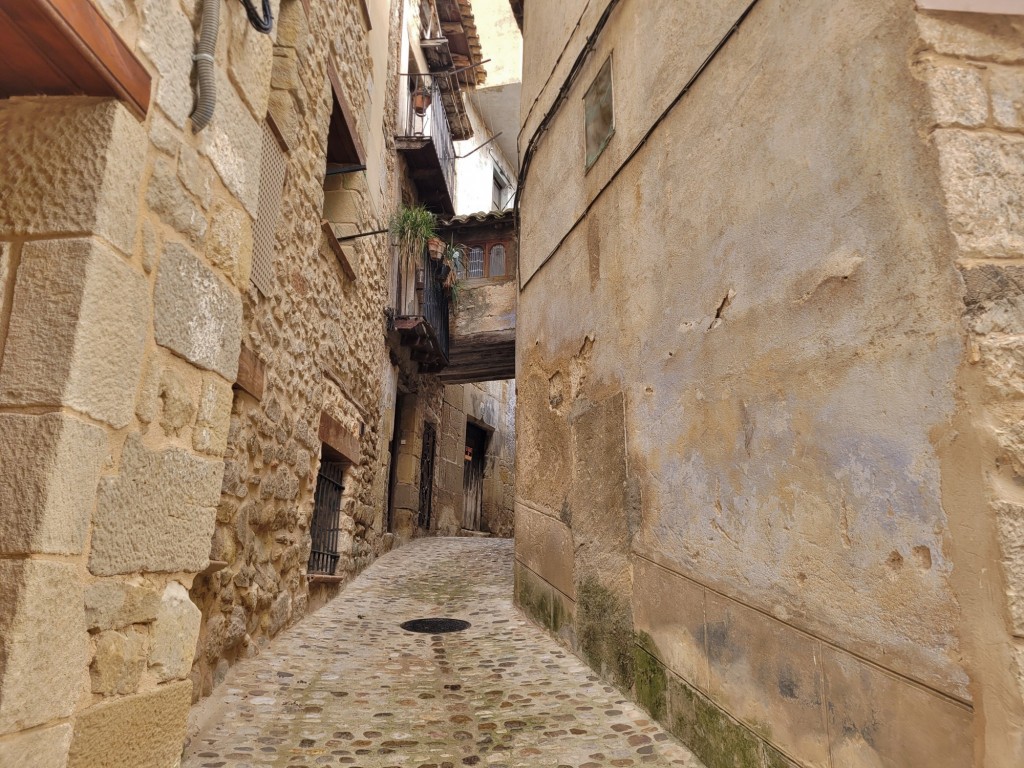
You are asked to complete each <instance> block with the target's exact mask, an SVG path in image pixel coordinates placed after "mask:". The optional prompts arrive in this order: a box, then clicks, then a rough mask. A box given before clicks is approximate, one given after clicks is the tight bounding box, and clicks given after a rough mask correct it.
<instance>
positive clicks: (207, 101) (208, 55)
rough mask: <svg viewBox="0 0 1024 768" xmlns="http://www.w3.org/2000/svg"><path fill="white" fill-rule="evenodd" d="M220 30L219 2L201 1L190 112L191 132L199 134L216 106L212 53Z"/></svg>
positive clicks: (193, 55) (193, 56)
mask: <svg viewBox="0 0 1024 768" xmlns="http://www.w3.org/2000/svg"><path fill="white" fill-rule="evenodd" d="M219 29H220V0H203V20H202V27H201V32H200V33H199V45H198V46H197V47H196V52H195V53H194V54H192V60H193V61H194V62H195V63H196V74H197V77H196V107H195V110H194V111H193V112H192V132H193V133H199V132H200V131H201V130H203V128H205V127H206V126H207V125H209V124H210V121H211V120H212V119H213V110H214V108H215V107H216V105H217V86H216V83H215V75H214V58H213V55H214V52H215V51H216V50H217V32H218V30H219Z"/></svg>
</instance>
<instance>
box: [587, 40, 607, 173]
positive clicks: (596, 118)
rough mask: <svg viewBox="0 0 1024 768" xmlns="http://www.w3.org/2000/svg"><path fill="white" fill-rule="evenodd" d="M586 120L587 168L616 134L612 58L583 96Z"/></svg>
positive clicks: (595, 160)
mask: <svg viewBox="0 0 1024 768" xmlns="http://www.w3.org/2000/svg"><path fill="white" fill-rule="evenodd" d="M583 110H584V121H585V125H586V132H587V169H589V168H590V166H592V165H593V164H594V163H595V162H597V158H599V157H600V156H601V153H602V152H604V148H605V147H607V146H608V142H609V141H610V140H611V138H612V136H613V135H614V134H615V110H614V104H613V102H612V60H611V57H610V56H609V57H608V60H607V61H606V62H605V63H604V66H603V67H601V71H600V72H598V73H597V77H595V78H594V82H593V83H591V85H590V88H588V89H587V93H586V95H585V96H584V97H583Z"/></svg>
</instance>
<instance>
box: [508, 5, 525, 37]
mask: <svg viewBox="0 0 1024 768" xmlns="http://www.w3.org/2000/svg"><path fill="white" fill-rule="evenodd" d="M522 2H523V0H509V5H511V6H512V15H513V16H515V23H516V25H518V27H519V32H522Z"/></svg>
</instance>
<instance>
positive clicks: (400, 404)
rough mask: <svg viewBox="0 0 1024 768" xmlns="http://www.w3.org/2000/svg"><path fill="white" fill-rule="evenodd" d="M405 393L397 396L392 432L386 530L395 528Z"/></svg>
mask: <svg viewBox="0 0 1024 768" xmlns="http://www.w3.org/2000/svg"><path fill="white" fill-rule="evenodd" d="M405 400H406V398H405V395H403V394H402V393H401V392H399V393H398V395H397V396H396V397H395V428H394V430H393V431H392V433H391V467H390V469H389V471H388V500H387V505H386V506H385V507H384V509H385V514H386V515H387V516H388V519H387V524H386V527H385V530H387V531H394V530H395V511H394V503H395V483H397V482H398V448H399V446H400V445H401V440H400V438H399V434H400V433H401V431H402V409H403V408H404V407H405Z"/></svg>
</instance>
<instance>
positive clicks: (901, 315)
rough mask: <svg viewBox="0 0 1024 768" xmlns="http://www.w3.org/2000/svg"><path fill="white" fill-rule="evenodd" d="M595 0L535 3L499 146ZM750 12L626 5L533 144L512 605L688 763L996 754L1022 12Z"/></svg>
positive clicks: (1007, 706)
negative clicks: (596, 133)
mask: <svg viewBox="0 0 1024 768" xmlns="http://www.w3.org/2000/svg"><path fill="white" fill-rule="evenodd" d="M606 5H607V4H606V3H601V4H597V5H596V7H592V6H591V5H588V6H587V8H586V9H585V10H584V9H580V14H582V18H583V19H584V23H583V27H582V29H577V30H576V31H571V32H570V31H568V30H571V29H572V27H571V25H568V24H567V22H566V21H565V19H564V18H563V17H564V16H565V15H566V14H568V13H569V9H567V7H566V6H564V5H561V4H560V5H559V7H558V8H557V9H555V8H548V7H544V6H540V5H538V4H533V5H529V4H528V5H527V8H526V22H525V54H524V63H525V73H524V84H523V92H524V100H523V103H522V110H523V111H522V114H523V121H524V130H523V133H522V135H521V143H520V152H521V155H524V153H526V152H527V151H528V148H529V147H530V145H531V142H532V141H533V138H534V132H535V131H536V129H537V126H538V125H540V123H541V119H542V118H543V116H544V115H545V114H546V113H547V112H548V110H549V108H550V106H551V104H552V103H553V102H554V99H555V95H556V93H557V91H558V89H559V88H560V87H561V86H562V84H563V81H564V78H565V72H566V71H567V70H568V67H569V63H571V62H572V61H573V59H574V58H575V51H578V50H579V48H580V46H581V43H580V44H578V43H579V38H585V37H586V35H589V34H590V32H591V31H592V30H593V29H594V23H596V19H597V18H599V16H600V13H601V12H602V11H603V10H604V8H605V7H606ZM746 8H747V3H716V4H704V3H699V2H694V3H679V4H672V5H671V6H669V7H666V6H665V4H658V3H653V2H642V1H641V0H623V1H622V2H620V3H618V4H617V5H616V6H615V8H614V10H613V11H612V12H611V15H610V16H609V17H608V22H607V24H606V26H605V27H604V29H603V30H602V31H601V32H600V35H599V37H598V39H597V42H596V45H595V48H594V51H593V53H592V54H591V55H590V56H589V58H588V59H587V61H586V63H585V64H584V65H583V68H582V70H581V72H580V76H579V79H578V81H577V83H576V84H575V85H574V86H572V90H571V91H570V92H569V96H568V98H566V99H565V101H564V102H563V104H562V106H561V107H560V108H559V109H558V110H556V111H555V112H553V113H552V117H551V119H549V121H548V122H547V124H546V128H545V133H544V135H543V137H542V138H541V139H540V140H538V141H537V143H536V145H535V147H534V150H535V151H534V157H533V159H532V163H531V165H530V166H529V167H528V168H527V175H526V181H525V187H524V188H523V189H522V190H521V194H522V202H521V224H520V271H521V293H520V297H519V312H518V328H517V336H518V345H517V347H518V352H517V357H518V363H517V371H518V383H519V411H518V414H517V416H518V421H517V423H518V465H517V474H518V477H519V480H520V482H519V486H518V489H517V505H516V538H517V543H516V551H517V599H518V600H519V602H520V604H521V605H523V606H524V608H526V610H527V611H528V612H529V613H531V614H532V615H533V616H534V617H535V618H537V619H538V620H539V621H541V622H542V623H544V624H546V625H547V626H548V627H549V628H550V629H551V630H552V631H553V632H555V633H556V634H558V635H559V636H560V637H562V638H563V639H564V641H565V642H567V643H568V644H570V645H571V646H573V647H574V648H575V649H577V650H578V652H580V653H581V655H583V656H584V658H586V659H587V660H588V661H589V662H590V663H591V664H592V666H594V667H595V668H596V669H598V671H600V672H601V673H602V674H603V675H604V676H605V677H606V678H608V679H610V680H612V681H614V682H615V683H617V684H618V685H620V686H621V687H623V688H625V689H628V690H630V691H632V693H633V695H634V696H635V697H636V698H637V699H638V700H640V701H641V703H643V704H644V705H645V706H646V707H647V708H648V709H649V710H650V711H651V712H652V714H654V715H655V716H656V717H658V718H659V719H661V720H662V721H664V722H666V723H667V724H668V725H669V726H670V727H671V728H672V729H673V731H674V732H676V733H677V735H679V736H680V737H681V738H683V740H684V741H686V742H687V743H689V744H690V745H691V746H692V747H693V748H694V749H695V750H696V751H697V753H698V755H699V756H701V757H702V759H704V761H705V762H706V763H707V764H708V765H718V764H722V765H725V764H728V765H744V766H746V765H756V766H775V765H791V764H796V765H801V766H867V765H893V766H896V765H900V766H903V765H915V766H916V765H933V766H940V765H941V766H947V765H948V766H965V765H978V766H980V765H1006V766H1010V765H1016V764H1018V763H1019V762H1020V760H1021V756H1022V755H1024V748H1022V742H1021V730H1020V724H1021V722H1022V721H1021V714H1022V709H1021V694H1020V690H1019V688H1018V684H1017V680H1018V677H1017V673H1016V672H1015V669H1016V667H1015V666H1014V665H1015V664H1017V663H1019V662H1016V661H1014V659H1015V653H1017V652H1018V651H1017V649H1018V645H1017V642H1018V641H1017V640H1015V639H1013V633H1014V632H1016V631H1017V629H1016V628H1015V627H1016V625H1015V624H1014V622H1013V619H1012V616H1013V615H1014V614H1012V613H1011V612H1012V610H1013V605H1015V603H1014V600H1015V596H1016V595H1017V593H1018V590H1019V589H1020V586H1019V584H1020V575H1019V572H1018V571H1016V570H1015V569H1016V568H1017V565H1016V559H1015V556H1014V553H1015V552H1016V551H1017V550H1016V547H1017V544H1016V543H1015V542H1016V538H1015V534H1014V533H1013V532H1014V531H1016V529H1017V522H1016V520H1017V516H1016V512H1015V509H1016V508H1015V507H1013V506H1012V505H1011V506H1010V507H1007V506H1005V504H1004V502H1003V501H1002V497H999V494H1001V493H1007V494H1009V495H1011V496H1012V495H1015V491H1012V490H1011V489H1013V488H1015V487H1016V483H1017V480H1016V477H1017V475H1016V473H1015V471H1014V470H1011V469H1010V468H1009V466H1011V465H1012V460H1010V459H1009V456H1010V455H1011V453H1012V448H1010V447H1009V446H1010V444H1011V443H1012V442H1013V439H1012V438H1011V437H1010V435H1011V434H1012V433H1013V429H1014V428H1013V427H1011V426H1010V423H1011V422H1014V420H1015V416H1014V415H1013V414H1015V411H1014V410H1013V406H1012V405H1011V403H1010V402H1009V401H1013V399H1014V397H1015V396H1014V395H1013V394H1012V393H1011V390H1012V389H1013V387H1012V385H1010V389H1006V388H1005V387H1006V386H1007V380H1006V379H1004V378H1002V377H1004V376H1007V375H1013V376H1015V375H1016V373H1014V374H1010V370H1011V369H1012V368H1013V364H1010V363H1009V362H1008V358H1007V357H1006V354H1007V348H1013V349H1015V348H1016V339H1015V333H1016V331H1015V330H1014V326H1013V322H1010V321H1008V319H1007V318H1008V317H1009V315H1007V314H1006V312H1007V311H1008V309H1009V307H1010V305H1014V302H1015V301H1016V299H1015V298H1013V297H1014V296H1016V288H1015V282H1014V281H1013V278H1012V277H1010V274H1011V273H1012V264H1013V260H1014V259H1016V258H1018V257H1019V256H1020V254H1021V252H1020V250H1019V245H1018V243H1017V234H1016V229H1017V227H1016V224H1015V221H1016V213H1014V211H1015V210H1016V207H1017V203H1016V202H1015V200H1016V199H1017V198H1016V192H1014V190H1016V189H1017V188H1018V186H1019V184H1020V173H1019V168H1018V166H1019V160H1020V157H1019V156H1020V147H1019V146H1018V142H1017V138H1018V137H1017V136H1015V135H1014V134H1015V133H1016V132H1017V131H1018V127H1017V126H1018V125H1019V123H1018V122H1017V120H1018V113H1017V110H1018V107H1017V106H1013V105H1015V104H1017V103H1018V102H1019V100H1020V95H1019V94H1020V92H1019V83H1018V80H1019V73H1018V72H1017V70H1016V68H1015V67H1016V65H1017V64H1019V62H1021V60H1022V56H1024V48H1022V45H1024V35H1022V34H1021V30H1022V27H1021V25H1020V23H1019V22H1017V21H1015V20H1014V19H1010V18H992V17H981V18H979V17H966V18H965V17H963V16H959V15H942V16H930V15H924V14H923V13H921V12H917V11H916V10H915V8H914V7H913V3H902V2H888V1H886V2H883V1H882V0H873V1H872V2H867V3H864V2H859V3H846V2H840V3H831V4H828V5H827V6H822V5H815V4H810V5H808V4H803V3H796V2H787V1H786V0H761V2H758V3H757V4H756V5H755V6H754V7H753V8H752V10H750V11H749V14H748V15H746V16H745V17H743V13H744V11H745V10H746ZM741 18H742V23H741V24H740V25H739V28H738V30H737V31H736V32H735V34H733V35H732V36H731V38H730V39H729V40H728V41H727V42H726V43H725V45H724V47H722V48H721V50H720V51H719V52H718V54H717V55H716V56H715V57H714V59H713V60H712V61H711V63H710V64H709V66H708V67H707V68H706V69H705V70H704V72H703V74H702V75H701V76H700V78H699V79H698V80H697V81H696V82H695V83H694V84H693V85H692V87H691V88H690V90H689V91H688V92H687V93H686V94H685V95H683V96H682V97H679V98H678V100H677V97H678V96H679V93H680V91H681V90H682V88H683V86H684V84H685V83H686V82H687V81H688V80H689V79H690V77H691V75H692V74H693V73H694V72H695V71H696V69H697V67H698V66H699V65H700V64H701V62H703V61H704V59H705V58H706V57H707V56H708V55H709V53H711V51H712V50H713V49H714V48H715V46H716V45H718V43H719V42H720V41H721V40H722V39H723V37H724V36H725V35H726V34H727V33H728V32H729V30H730V28H731V27H732V26H733V25H734V24H735V23H736V22H737V21H739V20H740V19H741ZM587 22H589V25H588V24H587ZM559 30H567V31H565V32H564V33H562V35H561V36H560V37H558V36H557V35H558V31H559ZM574 46H575V48H574ZM563 47H564V48H565V49H566V51H567V53H566V54H565V56H566V57H567V58H568V61H569V63H566V60H565V59H564V58H563V59H562V60H561V61H559V62H558V63H557V64H553V65H548V67H547V68H546V69H545V68H543V67H541V64H540V62H544V61H548V60H549V59H551V57H552V55H553V54H552V51H553V50H555V49H557V50H562V48H563ZM609 56H611V57H612V62H613V65H612V66H613V90H614V100H615V133H614V136H613V137H612V139H611V141H610V142H609V143H608V146H607V148H606V149H605V151H604V153H603V154H602V155H601V157H600V158H599V159H598V160H597V162H596V163H595V164H594V166H593V167H592V168H591V169H590V170H589V172H586V171H585V169H584V165H585V164H584V154H583V153H584V142H583V129H584V115H583V103H582V95H583V92H584V91H585V90H586V88H587V87H588V86H589V84H590V82H591V81H592V79H593V78H594V76H595V75H596V73H597V71H598V69H599V68H600V67H601V66H602V64H603V63H604V62H605V60H606V59H607V58H608V57H609ZM538 67H539V68H540V69H538ZM552 67H554V72H551V68H552ZM549 75H550V79H549ZM638 147H639V149H638ZM634 151H635V154H633V153H634ZM958 267H959V268H958ZM962 270H963V272H962V274H963V277H962V276H961V271H962ZM972 270H978V271H972ZM1007 270H1010V271H1009V272H1008V271H1007ZM972 285H973V286H975V287H976V288H977V287H978V286H982V285H984V286H988V288H986V289H983V290H982V294H981V295H977V296H974V297H973V298H972V287H971V286H972ZM965 286H966V294H965ZM989 290H991V291H993V293H986V291H989ZM1011 314H1012V313H1011ZM965 315H966V317H965ZM1013 316H1014V317H1015V315H1013ZM996 317H999V318H1000V319H999V320H995V318H996ZM978 318H984V319H980V320H979V319H978ZM979 364H980V365H981V368H980V369H979ZM981 370H983V371H986V372H987V373H986V374H985V375H987V376H989V379H988V383H987V384H986V383H984V382H983V381H982V379H983V378H984V376H983V375H982V374H981V373H980V371H981ZM996 380H999V381H1002V382H1003V383H1002V384H998V385H997V384H995V383H994V382H995V381H996ZM993 388H994V389H993ZM997 414H998V415H997ZM979 442H980V444H981V445H984V446H987V447H988V451H989V452H988V453H985V452H980V453H979V451H980V447H979ZM1007 462H1010V464H1009V465H1008V463H1007ZM997 497H998V498H999V500H998V501H993V500H994V499H996V498H997ZM1013 503H1015V502H1013ZM1000 537H1001V538H1000ZM1000 547H1001V548H1000ZM1000 561H1002V562H1003V563H1004V565H1003V566H1002V567H1001V568H996V567H993V566H994V565H995V563H997V562H1000ZM982 627H984V630H981V628H982ZM982 635H985V636H986V637H987V638H988V640H987V641H986V640H983V639H982Z"/></svg>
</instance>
